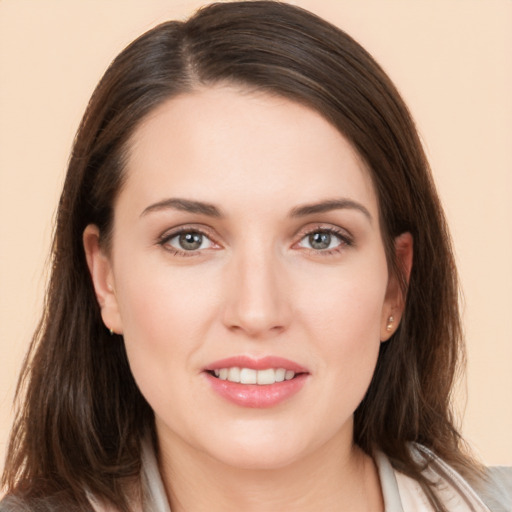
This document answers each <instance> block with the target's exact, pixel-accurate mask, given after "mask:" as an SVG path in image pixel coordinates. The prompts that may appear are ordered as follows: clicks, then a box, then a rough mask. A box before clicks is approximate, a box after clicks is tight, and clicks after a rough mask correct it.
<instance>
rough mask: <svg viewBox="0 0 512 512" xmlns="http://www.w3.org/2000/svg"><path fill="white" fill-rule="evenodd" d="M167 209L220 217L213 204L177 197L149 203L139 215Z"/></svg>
mask: <svg viewBox="0 0 512 512" xmlns="http://www.w3.org/2000/svg"><path fill="white" fill-rule="evenodd" d="M168 209H173V210H180V211H183V212H189V213H198V214H201V215H207V216H208V217H222V214H221V212H220V210H219V209H218V208H217V207H216V206H214V205H213V204H210V203H204V202H202V201H192V200H190V199H179V198H169V199H164V200H163V201H158V203H154V204H152V205H149V206H148V207H147V208H145V209H144V211H143V212H142V213H141V214H140V216H141V217H143V216H144V215H147V214H148V213H151V212H157V211H161V210H168Z"/></svg>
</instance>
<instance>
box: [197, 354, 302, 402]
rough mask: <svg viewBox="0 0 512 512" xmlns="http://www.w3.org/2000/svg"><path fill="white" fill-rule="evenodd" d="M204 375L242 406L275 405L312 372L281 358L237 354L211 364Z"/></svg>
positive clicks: (294, 390)
mask: <svg viewBox="0 0 512 512" xmlns="http://www.w3.org/2000/svg"><path fill="white" fill-rule="evenodd" d="M204 374H205V376H206V378H207V379H208V382H209V383H210V385H211V386H212V389H213V390H214V391H215V392H216V393H217V394H219V395H220V396H221V397H223V398H225V399H226V400H228V401H230V402H232V403H235V404H236V405H239V406H242V407H251V408H265V407H273V406H275V405H278V404H280V403H282V402H283V401H285V400H287V399H288V398H290V397H291V396H293V395H295V394H296V393H297V392H299V391H300V390H301V389H302V387H303V386H304V384H305V382H306V381H307V378H308V376H309V372H308V371H307V370H306V369H305V368H304V367H303V366H301V365H299V364H297V363H295V362H294V361H290V360H289V359H284V358H281V357H273V356H267V357H264V358H258V359H255V358H251V357H247V356H236V357H230V358H227V359H221V360H219V361H216V362H214V363H212V364H210V365H208V366H207V367H206V368H205V370H204Z"/></svg>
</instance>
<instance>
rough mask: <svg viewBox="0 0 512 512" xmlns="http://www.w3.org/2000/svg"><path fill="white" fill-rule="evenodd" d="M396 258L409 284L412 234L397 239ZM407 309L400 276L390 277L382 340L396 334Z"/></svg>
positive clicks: (383, 314)
mask: <svg viewBox="0 0 512 512" xmlns="http://www.w3.org/2000/svg"><path fill="white" fill-rule="evenodd" d="M395 256H396V261H397V264H398V267H399V268H400V269H401V271H402V273H403V276H404V278H405V280H406V282H407V284H408V283H409V278H410V275H411V269H412V261H413V238H412V235H411V234H410V233H402V234H401V235H400V236H397V237H396V238H395ZM404 308H405V297H404V293H403V291H402V288H401V286H400V280H399V278H398V276H396V275H394V273H393V274H391V275H390V276H389V281H388V287H387V290H386V297H385V300H384V307H383V308H382V318H381V329H380V339H381V341H387V340H388V339H389V338H391V336H392V335H393V334H394V333H395V331H396V330H397V328H398V326H399V325H400V320H401V318H402V314H403V312H404Z"/></svg>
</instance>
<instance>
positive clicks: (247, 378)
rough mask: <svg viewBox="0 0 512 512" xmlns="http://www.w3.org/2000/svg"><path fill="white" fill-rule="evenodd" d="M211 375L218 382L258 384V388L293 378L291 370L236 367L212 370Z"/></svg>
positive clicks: (293, 374) (293, 373)
mask: <svg viewBox="0 0 512 512" xmlns="http://www.w3.org/2000/svg"><path fill="white" fill-rule="evenodd" d="M213 374H214V375H215V377H217V378H219V379H220V380H227V381H229V382H237V383H238V382H239V383H240V384H258V385H260V386H268V385H271V384H275V383H276V382H283V381H285V380H291V379H293V378H294V377H295V372H294V371H293V370H286V369H285V368H275V369H274V368H267V369H265V370H255V369H253V368H239V367H238V366H234V367H232V368H220V369H218V370H213Z"/></svg>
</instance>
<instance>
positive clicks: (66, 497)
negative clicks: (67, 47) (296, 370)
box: [2, 1, 476, 511]
mask: <svg viewBox="0 0 512 512" xmlns="http://www.w3.org/2000/svg"><path fill="white" fill-rule="evenodd" d="M217 82H229V83H234V84H241V85H244V86H250V87H252V88H256V89H258V90H262V91H268V92H270V93H272V94H278V95H282V96H284V97H287V98H290V99H292V100H295V101H298V102H300V103H302V104H305V105H307V106H309V107H311V108H313V109H315V110H316V111H318V112H320V113H321V114H322V115H323V116H324V117H325V118H326V119H328V120H329V121H330V122H331V123H333V125H335V126H336V127H337V128H338V129H339V130H340V132H341V133H343V134H344V136H345V137H347V139H348V140H349V141H350V142H351V143H352V144H353V146H354V147H355V148H356V149H357V151H358V152H359V154H360V155H361V156H362V157H363V158H364V160H365V161H366V163H367V166H368V168H369V170H370V172H371V176H372V179H373V182H374V185H375V189H376V191H377V194H378V201H379V206H380V215H381V225H382V230H383V239H384V242H385V246H386V251H387V256H388V261H389V264H390V268H391V271H392V272H394V273H395V274H396V275H398V276H401V275H402V273H401V269H400V268H398V266H397V264H396V261H395V259H394V250H393V240H394V238H395V237H396V236H397V235H399V234H401V233H403V232H406V231H408V232H410V233H411V234H412V235H413V237H414V264H413V268H412V273H411V276H410V282H409V286H408V291H407V301H406V309H405V313H404V315H403V319H402V322H401V325H400V327H399V328H398V330H397V332H396V333H395V334H394V335H393V337H392V338H391V339H390V340H389V341H388V342H387V343H384V344H382V346H381V352H380V355H379V359H378V363H377V368H376V371H375V374H374V377H373V380H372V382H371V385H370V387H369V389H368V392H367V394H366V396H365V398H364V400H363V402H362V403H361V404H360V406H359V407H358V409H357V410H356V413H355V431H354V436H355V442H356V443H357V444H358V445H359V446H360V447H361V448H362V449H363V450H365V451H366V452H368V453H371V452H372V450H374V449H375V448H377V449H379V450H381V451H383V452H384V453H385V454H387V455H388V456H389V458H390V459H391V461H392V463H393V465H394V466H395V467H396V468H397V469H399V470H401V471H403V472H404V473H406V474H408V475H410V476H412V477H414V478H416V479H418V480H419V481H420V482H421V483H422V485H423V486H424V488H425V489H426V491H427V493H428V495H429V497H430V499H431V500H432V502H433V503H435V504H436V507H437V508H438V509H439V510H441V509H442V506H441V505H440V504H439V503H438V500H437V498H436V496H435V492H434V491H433V489H431V487H430V485H429V483H428V482H426V481H425V480H424V478H423V477H422V475H421V470H422V467H421V465H420V464H418V463H417V462H415V461H414V460H413V459H412V457H411V454H410V450H409V447H408V443H410V442H418V443H421V444H423V445H425V446H427V447H428V448H430V449H432V450H433V451H434V452H435V453H437V454H438V455H439V456H441V457H442V458H443V459H444V460H445V461H447V462H448V463H449V464H452V465H453V466H454V467H455V468H457V469H459V470H460V471H462V472H463V473H465V474H470V473H471V472H472V471H473V470H474V469H475V468H476V466H475V465H473V463H472V462H471V459H470V458H469V457H468V456H467V455H466V454H465V451H464V449H463V445H462V441H461V439H460V436H459V434H458V432H457V429H456V428H455V427H454V423H453V418H452V414H451V411H450V393H451V389H452V385H453V381H454V376H455V375H456V370H457V368H458V363H459V362H460V359H461V354H462V344H461V326H460V319H459V312H458V285H457V275H456V270H455V266H454V260H453V256H452V252H451V247H450V238H449V235H448V232H447V228H446V224H445V220H444V216H443V213H442V209H441V206H440V203H439V199H438V197H437V194H436V191H435V188H434V185H433V183H432V178H431V175H430V172H429V167H428V163H427V161H426V158H425V155H424V152H423V149H422V146H421V143H420V140H419V138H418V135H417V132H416V129H415V126H414V123H413V121H412V119H411V116H410V114H409V112H408V110H407V108H406V106H405V104H404V103H403V101H402V99H401V98H400V96H399V94H398V92H397V91H396V89H395V87H394V86H393V84H392V83H391V81H390V80H389V78H388V77H387V75H386V74H385V73H384V72H383V71H382V69H381V68H380V67H379V66H378V64H376V62H375V61H374V60H373V58H372V57H371V56H370V55H369V54H368V53H367V52H366V51H365V50H364V49H363V48H362V47H361V46H360V45H359V44H357V43H356V42H355V41H354V40H353V39H352V38H351V37H349V36H348V35H347V34H345V33H344V32H342V31H341V30H339V29H338V28H336V27H334V26H332V25H330V24H329V23H327V22H325V21H323V20H321V19H320V18H318V17H316V16H315V15H312V14H311V13H308V12H307V11H305V10H302V9H300V8H297V7H292V6H290V5H287V4H283V3H278V2H272V1H254V2H253V1H249V2H233V3H222V4H213V5H211V6H208V7H206V8H204V9H202V10H200V11H199V12H198V13H197V14H196V15H194V16H193V17H192V18H190V19H189V20H188V21H186V22H175V21H171V22H167V23H163V24H161V25H159V26H158V27H156V28H154V29H152V30H150V31H149V32H147V33H146V34H144V35H142V36H141V37H140V38H138V39H137V40H136V41H134V42H133V43H132V44H130V45H129V46H128V47H127V48H126V49H125V50H124V51H123V52H122V53H121V54H120V55H119V56H118V57H117V58H116V59H115V60H114V62H113V63H112V64H111V66H110V67H109V69H108V70H107V72H106V73H105V75H104V77H103V78H102V80H101V81H100V83H99V85H98V86H97V88H96V90H95V92H94V94H93V96H92V98H91V101H90V103H89V106H88V108H87V111H86V113H85V115H84V118H83V120H82V123H81V125H80V128H79V130H78V133H77V136H76V140H75V144H74V148H73V152H72V155H71V159H70V162H69V168H68V172H67V177H66V181H65V184H64V190H63V192H62V196H61V199H60V204H59V210H58V215H57V223H56V231H55V236H54V241H53V247H52V251H53V252H52V254H53V259H52V270H51V279H50V282H49V287H48V291H47V296H46V304H45V310H44V311H45V312H44V315H43V318H42V320H41V323H40V326H39V328H38V330H37V332H36V333H35V336H34V339H33V342H32V345H31V347H30V351H29V354H28V356H27V359H26V361H25V364H24V368H23V371H22V374H21V377H20V382H19V385H18V404H19V408H18V411H17V416H16V420H15V423H14V427H13V431H12V435H11V440H10V445H9V451H8V456H7V463H6V467H5V472H4V474H3V480H2V482H3V484H4V486H5V488H6V490H7V491H8V492H9V493H11V494H12V495H14V496H18V497H20V499H22V500H25V502H30V500H32V502H34V503H39V504H40V506H41V509H42V510H43V509H44V503H45V499H46V498H47V497H48V496H52V495H53V496H54V497H55V498H54V500H53V506H55V504H61V505H62V506H63V509H66V510H74V508H73V507H76V509H77V510H78V509H79V510H84V509H88V508H90V506H89V505H88V504H87V503H88V502H87V498H86V494H85V490H86V489H87V490H88V491H90V492H91V493H92V494H94V495H95V496H97V497H99V498H101V499H104V500H106V501H107V502H112V503H113V504H115V505H116V506H117V507H119V509H120V510H123V511H124V510H129V509H130V507H129V503H128V499H127V498H126V496H125V494H124V492H123V482H124V481H125V480H126V479H128V478H130V477H136V475H137V474H138V472H139V470H140V439H141V437H142V436H143V435H144V433H145V432H146V431H147V430H148V429H150V431H153V413H152V410H151V408H150V407H149V405H148V404H147V402H146V401H145V400H144V398H143V397H142V395H141V393H140V392H139V390H138V388H137V386H136V384H135V382H134V380H133V377H132V375H131V373H130V369H129V366H128V362H127V357H126V353H125V349H124V345H123V340H122V338H121V337H120V336H119V337H117V339H114V340H113V339H111V338H110V336H109V334H108V332H107V330H106V329H105V327H104V325H103V323H102V320H101V316H100V310H99V307H98V304H97V302H96V299H95V294H94V291H93V287H92V283H91V279H90V277H89V272H88V269H87V265H86V261H85V257H84V250H83V246H82V233H83V230H84V228H85V227H86V226H87V225H88V224H91V223H93V224H96V225H97V226H98V227H99V228H100V232H101V234H102V242H103V243H105V244H108V240H109V233H110V229H111V224H112V215H113V203H114V199H115V197H116V194H118V193H119V191H120V189H121V186H122V181H123V164H124V158H125V155H126V146H127V143H128V141H129V139H130V136H131V135H132V133H133V132H134V130H135V128H136V127H137V126H138V124H139V123H140V122H141V120H142V119H144V117H145V116H146V115H147V114H148V113H149V112H151V111H152V110H153V109H154V108H156V107H157V106H158V105H160V104H161V103H162V102H163V101H164V100H166V99H168V98H170V97H173V96H175V95H177V94H180V93H184V92H187V91H191V90H193V89H194V87H196V86H197V85H199V84H200V85H210V84H214V83H217ZM404 289H405V285H404ZM51 510H54V508H52V509H51Z"/></svg>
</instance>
